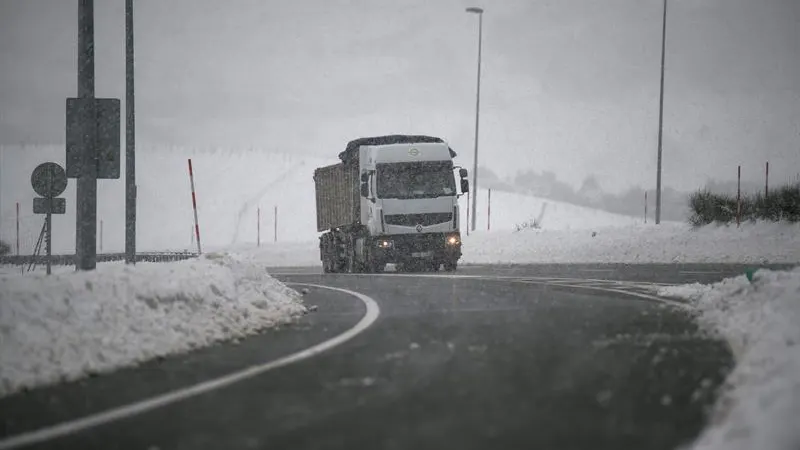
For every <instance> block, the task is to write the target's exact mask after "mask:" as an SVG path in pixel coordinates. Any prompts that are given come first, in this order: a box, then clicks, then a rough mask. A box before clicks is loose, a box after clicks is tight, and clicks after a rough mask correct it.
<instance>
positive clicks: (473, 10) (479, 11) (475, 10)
mask: <svg viewBox="0 0 800 450" xmlns="http://www.w3.org/2000/svg"><path fill="white" fill-rule="evenodd" d="M467 12H469V13H475V14H483V8H478V7H477V6H473V7H470V8H467Z"/></svg>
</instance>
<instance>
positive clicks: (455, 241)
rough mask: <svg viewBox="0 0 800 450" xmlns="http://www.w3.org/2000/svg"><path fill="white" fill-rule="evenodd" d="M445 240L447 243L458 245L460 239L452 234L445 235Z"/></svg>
mask: <svg viewBox="0 0 800 450" xmlns="http://www.w3.org/2000/svg"><path fill="white" fill-rule="evenodd" d="M446 242H447V244H448V245H458V244H460V243H461V239H459V238H458V236H455V235H452V236H447V241H446Z"/></svg>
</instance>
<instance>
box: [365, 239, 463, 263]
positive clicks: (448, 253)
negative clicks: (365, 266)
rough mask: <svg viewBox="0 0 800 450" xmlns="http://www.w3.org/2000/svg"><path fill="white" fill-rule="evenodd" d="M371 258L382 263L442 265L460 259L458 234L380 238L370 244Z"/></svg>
mask: <svg viewBox="0 0 800 450" xmlns="http://www.w3.org/2000/svg"><path fill="white" fill-rule="evenodd" d="M372 247H373V249H374V250H373V258H374V259H375V260H376V261H380V262H382V263H392V264H397V263H408V262H414V261H425V260H427V261H431V262H439V263H444V262H447V261H458V259H459V258H461V235H460V234H459V233H424V234H400V235H391V236H380V237H377V238H374V240H373V242H372Z"/></svg>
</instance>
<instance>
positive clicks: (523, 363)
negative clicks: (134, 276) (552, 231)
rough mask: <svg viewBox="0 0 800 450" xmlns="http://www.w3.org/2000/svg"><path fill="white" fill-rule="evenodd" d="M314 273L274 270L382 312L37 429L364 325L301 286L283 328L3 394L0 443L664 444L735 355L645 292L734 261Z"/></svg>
mask: <svg viewBox="0 0 800 450" xmlns="http://www.w3.org/2000/svg"><path fill="white" fill-rule="evenodd" d="M598 269H603V270H598ZM314 271H318V269H302V270H301V269H297V268H294V269H293V268H284V269H281V270H273V273H283V275H276V276H277V277H278V278H280V279H282V280H283V281H286V282H288V283H312V284H317V285H325V286H329V287H339V288H344V289H347V290H350V291H355V292H357V293H361V294H363V295H366V296H369V297H370V298H371V299H373V300H374V301H375V302H376V303H377V306H378V307H379V314H378V316H377V319H376V320H375V321H374V322H371V323H369V324H368V325H369V326H368V327H366V328H365V329H364V330H363V331H362V332H360V333H359V334H357V335H355V336H354V337H353V338H352V339H350V340H348V341H346V342H344V343H342V344H341V345H338V346H335V347H333V348H330V349H329V350H327V351H324V352H322V353H319V354H316V355H313V356H311V357H308V358H305V359H302V360H299V361H296V362H293V363H291V364H287V365H285V366H282V367H278V368H275V369H274V370H266V371H264V372H263V373H260V374H258V375H256V376H252V377H249V378H245V379H242V380H240V381H238V382H236V383H231V384H226V385H224V386H220V387H219V388H215V389H209V390H208V391H207V392H204V393H201V394H199V395H195V396H187V398H185V399H182V400H180V401H175V402H166V404H164V405H161V406H159V407H153V408H145V410H143V411H141V412H140V413H137V414H129V413H126V414H120V415H118V416H117V417H115V416H103V417H105V419H103V420H100V421H99V422H98V423H96V424H94V425H95V426H89V427H79V426H78V427H73V428H75V429H74V430H73V431H75V432H74V433H68V434H66V435H64V436H62V435H60V434H59V433H58V432H56V433H54V434H53V435H52V436H50V437H48V436H47V435H46V434H43V433H42V432H41V430H43V429H44V430H47V429H48V427H53V426H55V425H58V424H63V423H65V422H67V423H69V422H70V421H73V420H75V419H79V418H81V417H86V416H89V415H92V414H97V413H102V412H104V411H109V410H111V411H119V409H117V408H119V407H122V406H124V405H129V404H131V403H136V402H139V401H141V400H143V399H148V398H161V399H163V398H165V397H164V395H165V394H168V393H170V392H174V391H176V390H179V389H181V388H185V387H187V386H191V385H194V384H196V383H200V382H204V381H209V380H214V379H218V378H219V377H221V376H224V375H226V374H230V373H232V372H236V371H240V370H242V369H246V368H248V367H251V366H253V365H258V364H264V363H265V362H269V361H273V360H275V359H277V358H280V357H283V356H286V355H290V354H296V352H299V351H302V350H303V349H306V348H309V347H311V346H314V345H315V344H319V343H321V342H326V341H328V340H330V339H332V338H334V337H335V336H338V335H341V334H342V333H344V332H346V331H347V330H350V329H352V328H353V327H354V326H356V324H359V323H360V324H362V325H363V324H364V320H365V319H364V318H365V314H367V315H368V313H369V312H370V306H369V304H368V303H365V302H364V301H362V300H360V299H358V298H356V297H354V296H353V295H349V294H347V293H342V292H338V291H331V290H329V289H323V288H317V287H312V288H310V290H309V292H308V294H307V295H306V302H307V303H308V304H311V305H316V306H317V307H318V309H317V310H316V311H315V312H312V313H310V314H308V315H306V316H304V317H303V318H302V319H300V320H299V321H298V322H297V323H295V324H292V325H290V326H286V327H284V328H282V329H279V330H271V331H269V332H267V333H265V334H263V335H259V336H255V337H252V338H249V339H247V340H245V341H243V342H242V343H239V344H226V345H220V346H216V347H212V348H208V349H203V350H199V351H196V352H193V353H190V354H187V355H184V356H179V357H174V358H169V359H166V360H163V361H154V362H152V363H148V364H145V365H143V366H141V367H138V368H134V369H127V370H122V371H119V372H116V373H114V374H110V375H105V376H100V377H96V378H91V379H88V380H85V381H82V382H76V383H70V384H65V385H60V386H55V387H50V388H45V389H38V390H34V391H31V392H28V393H23V394H19V395H15V396H12V397H8V398H5V399H0V425H1V426H0V448H4V447H3V445H4V444H7V443H9V442H11V441H9V440H8V438H10V437H13V436H20V435H23V434H25V433H34V434H33V435H34V436H37V433H39V434H38V436H39V437H42V436H43V438H42V440H41V442H38V443H36V444H35V445H31V446H29V447H26V448H82V449H89V448H97V449H161V450H165V449H205V448H208V449H223V448H224V449H239V448H241V449H251V448H277V449H284V448H285V449H334V448H346V449H353V448H365V449H366V448H371V449H372V448H374V449H406V448H415V449H423V448H424V449H427V448H431V449H442V448H459V449H464V448H469V449H471V448H503V449H515V448H526V449H528V448H537V449H549V448H557V449H583V448H591V449H593V450H596V449H605V448H608V449H674V448H676V447H677V446H679V445H681V444H684V443H687V442H689V441H691V440H692V439H693V438H694V437H695V436H697V434H698V432H699V431H700V429H701V428H702V427H703V426H704V424H705V422H706V420H707V414H706V413H707V408H708V407H709V405H711V404H712V403H713V400H714V394H715V390H716V388H717V387H718V386H719V385H720V383H721V381H722V380H723V378H724V376H725V374H726V373H727V371H728V370H729V369H730V367H731V365H732V357H731V354H730V352H729V350H728V348H727V346H726V345H724V344H723V343H721V342H718V341H715V340H714V339H712V338H710V337H708V336H706V335H704V334H703V333H699V332H698V330H697V327H696V326H695V324H694V323H693V322H692V320H691V317H690V314H689V313H688V312H687V311H686V310H685V309H683V308H680V307H677V306H675V305H674V304H671V303H665V302H663V301H660V300H659V299H658V298H656V297H655V296H654V294H655V290H654V287H653V286H651V285H650V284H649V282H651V281H652V282H658V283H683V282H691V281H705V282H708V281H715V280H716V279H721V278H722V277H724V276H729V275H732V274H733V275H735V274H739V273H742V272H743V268H742V267H731V266H691V267H683V270H677V269H676V267H674V266H669V267H664V266H614V267H612V266H564V265H559V266H508V267H497V266H492V267H479V266H471V267H464V268H463V269H460V270H459V272H458V273H457V277H450V276H448V275H446V274H429V275H425V276H409V275H398V274H386V275H379V276H375V275H321V274H317V273H313V272H314ZM604 280H606V281H604ZM298 287H300V286H298ZM376 311H377V310H373V311H372V312H373V313H374V312H376ZM73 425H74V423H73ZM37 430H39V431H37ZM50 430H52V428H51V429H50ZM57 430H58V429H56V431H57Z"/></svg>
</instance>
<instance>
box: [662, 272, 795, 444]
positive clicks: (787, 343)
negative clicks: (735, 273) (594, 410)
mask: <svg viewBox="0 0 800 450" xmlns="http://www.w3.org/2000/svg"><path fill="white" fill-rule="evenodd" d="M659 294H660V295H667V296H672V297H681V298H685V299H688V300H690V301H691V302H692V303H693V305H694V306H695V308H696V310H697V314H698V320H699V321H700V323H701V324H702V325H704V326H706V327H707V328H710V329H711V330H714V331H715V332H717V333H719V334H720V335H721V336H722V337H723V338H725V339H726V340H727V341H728V342H729V343H730V345H731V348H732V349H733V352H734V355H735V357H736V360H737V364H736V367H735V368H734V370H733V371H732V372H731V374H730V375H729V377H728V380H727V382H726V390H725V391H724V392H723V393H722V395H721V398H720V399H719V401H718V406H717V408H716V412H715V416H714V417H712V424H711V426H710V427H709V428H707V429H706V430H705V432H704V433H702V435H701V436H700V438H699V439H698V440H697V441H696V442H695V443H694V445H693V450H722V449H725V450H739V449H742V450H744V449H748V450H749V449H759V450H784V449H786V450H789V449H797V448H800V428H798V427H797V424H798V422H797V420H798V417H800V267H796V268H795V269H794V270H791V271H765V270H760V271H758V272H756V273H755V275H754V277H753V282H752V283H751V282H749V281H748V280H747V277H746V276H744V275H742V276H739V277H736V278H730V279H727V280H724V281H722V282H719V283H716V284H714V285H699V284H692V285H683V286H674V287H665V288H662V289H661V290H660V292H659Z"/></svg>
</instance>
